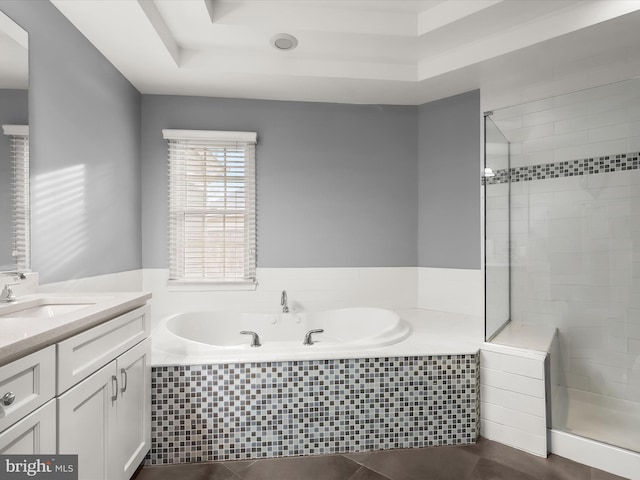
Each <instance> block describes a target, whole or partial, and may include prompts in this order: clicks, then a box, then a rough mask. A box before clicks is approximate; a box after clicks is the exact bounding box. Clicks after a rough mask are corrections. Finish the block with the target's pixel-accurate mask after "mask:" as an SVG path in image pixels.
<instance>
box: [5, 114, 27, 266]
mask: <svg viewBox="0 0 640 480" xmlns="http://www.w3.org/2000/svg"><path fill="white" fill-rule="evenodd" d="M2 130H3V132H4V134H5V135H8V136H10V137H11V161H12V166H13V168H12V171H13V178H12V184H11V189H12V191H11V195H12V202H13V204H12V206H11V217H12V229H13V250H12V257H13V263H14V265H15V268H16V269H17V270H29V269H30V268H31V255H30V252H31V231H30V226H29V225H30V220H29V211H30V210H29V126H28V125H3V126H2Z"/></svg>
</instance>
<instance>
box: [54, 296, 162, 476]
mask: <svg viewBox="0 0 640 480" xmlns="http://www.w3.org/2000/svg"><path fill="white" fill-rule="evenodd" d="M149 323H150V318H149V307H148V306H143V307H140V308H138V309H136V310H133V311H131V312H129V313H126V314H124V315H121V316H120V317H117V318H115V319H113V320H111V321H109V322H106V323H104V324H101V325H98V326H97V327H94V328H92V329H90V330H87V331H85V332H82V333H80V334H79V335H76V336H74V337H71V338H69V339H68V340H65V341H63V342H60V343H59V344H58V362H57V364H58V395H59V396H58V425H59V428H58V453H61V454H64V453H71V454H75V453H77V454H78V455H79V457H78V470H79V477H80V478H81V479H83V480H98V479H105V480H128V479H129V478H130V477H131V476H132V475H133V473H134V472H135V470H136V468H137V467H138V465H139V464H140V463H141V462H142V460H143V459H144V456H145V455H146V453H147V451H148V450H149V448H150V445H151V428H150V420H151V418H150V417H151V363H150V360H151V339H150V338H148V337H149Z"/></svg>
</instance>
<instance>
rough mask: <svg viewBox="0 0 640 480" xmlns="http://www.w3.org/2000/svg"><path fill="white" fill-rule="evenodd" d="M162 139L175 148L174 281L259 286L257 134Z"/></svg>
mask: <svg viewBox="0 0 640 480" xmlns="http://www.w3.org/2000/svg"><path fill="white" fill-rule="evenodd" d="M162 133H163V136H164V138H165V139H167V141H168V144H169V250H170V251H169V279H170V280H171V281H173V282H183V283H204V282H211V283H236V284H237V283H248V284H253V283H255V281H256V215H255V210H256V200H255V190H256V187H255V144H256V139H257V135H256V133H252V132H217V131H205V130H163V131H162Z"/></svg>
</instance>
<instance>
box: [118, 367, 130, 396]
mask: <svg viewBox="0 0 640 480" xmlns="http://www.w3.org/2000/svg"><path fill="white" fill-rule="evenodd" d="M120 374H121V375H122V387H121V388H120V393H124V392H126V391H127V378H128V377H127V370H126V369H125V368H121V369H120Z"/></svg>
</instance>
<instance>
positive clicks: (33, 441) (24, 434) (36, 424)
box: [0, 400, 57, 455]
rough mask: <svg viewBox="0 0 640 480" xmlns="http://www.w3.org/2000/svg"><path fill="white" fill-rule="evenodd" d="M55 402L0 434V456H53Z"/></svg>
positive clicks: (54, 446)
mask: <svg viewBox="0 0 640 480" xmlns="http://www.w3.org/2000/svg"><path fill="white" fill-rule="evenodd" d="M56 451H57V447H56V401H55V400H49V402H48V403H45V404H44V405H43V406H42V407H40V408H39V409H37V410H36V411H35V412H33V413H30V414H29V415H27V416H26V417H25V418H23V419H22V420H20V421H19V422H18V423H16V424H15V425H13V426H12V427H9V428H7V429H6V430H5V431H4V432H2V433H1V434H0V455H36V454H55V453H56Z"/></svg>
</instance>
